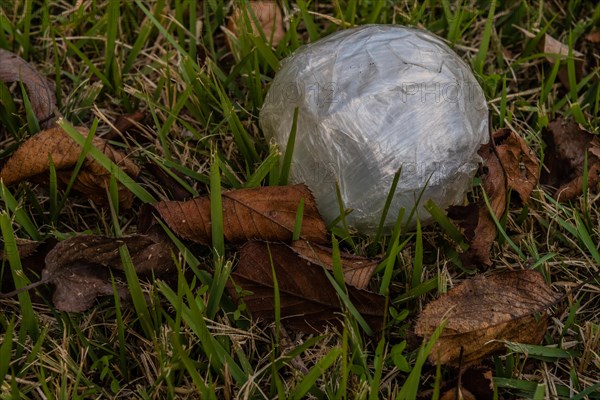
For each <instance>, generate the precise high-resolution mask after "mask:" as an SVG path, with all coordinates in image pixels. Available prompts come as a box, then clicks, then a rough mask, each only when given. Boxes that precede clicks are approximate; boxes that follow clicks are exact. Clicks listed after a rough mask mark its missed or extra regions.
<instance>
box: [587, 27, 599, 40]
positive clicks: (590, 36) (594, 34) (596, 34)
mask: <svg viewBox="0 0 600 400" xmlns="http://www.w3.org/2000/svg"><path fill="white" fill-rule="evenodd" d="M585 40H587V41H588V42H590V43H600V29H598V28H596V29H594V30H593V31H591V32H590V33H588V34H587V35H586V36H585Z"/></svg>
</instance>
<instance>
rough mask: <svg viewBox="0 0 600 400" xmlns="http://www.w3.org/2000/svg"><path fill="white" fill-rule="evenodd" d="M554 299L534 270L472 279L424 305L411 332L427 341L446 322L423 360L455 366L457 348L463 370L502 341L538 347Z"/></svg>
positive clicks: (498, 349)
mask: <svg viewBox="0 0 600 400" xmlns="http://www.w3.org/2000/svg"><path fill="white" fill-rule="evenodd" d="M559 298H560V295H559V294H557V293H555V292H553V291H552V290H551V289H550V288H549V287H548V286H547V285H546V283H545V282H544V278H543V277H542V275H540V274H539V273H538V272H536V271H531V270H524V271H507V272H503V273H499V274H495V275H491V276H488V277H486V276H483V275H478V276H476V277H475V278H473V279H469V280H466V281H464V282H462V283H461V284H460V285H458V286H456V287H454V288H453V289H451V290H450V291H449V292H448V294H446V295H443V296H442V297H440V298H439V299H437V300H434V301H432V302H431V303H429V304H428V305H427V306H426V307H425V309H424V310H423V312H422V313H421V315H420V316H419V319H418V321H417V324H416V326H415V333H417V334H418V335H419V336H423V337H425V338H429V337H430V336H431V334H432V333H433V332H434V331H435V329H436V328H437V327H438V326H439V325H440V324H441V323H442V321H444V320H447V322H446V327H445V329H444V331H443V332H442V335H441V336H440V338H439V340H438V341H437V342H436V344H435V346H434V348H433V350H432V352H431V354H430V355H429V360H430V361H431V362H432V363H438V362H439V363H441V364H454V365H456V364H457V363H458V361H459V356H460V352H461V347H462V348H463V349H464V352H463V360H462V363H463V365H469V364H473V363H476V362H478V361H480V360H482V359H483V358H485V357H487V356H488V355H490V354H492V353H495V352H497V351H500V350H502V349H503V348H504V343H502V341H504V340H508V341H515V342H519V343H531V344H537V343H539V342H540V341H541V340H542V338H543V336H544V333H545V332H546V323H547V319H548V316H547V314H546V309H547V308H549V307H550V306H551V305H552V304H554V303H555V302H556V301H557V300H558V299H559Z"/></svg>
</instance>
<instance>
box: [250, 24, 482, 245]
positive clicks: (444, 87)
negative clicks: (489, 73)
mask: <svg viewBox="0 0 600 400" xmlns="http://www.w3.org/2000/svg"><path fill="white" fill-rule="evenodd" d="M296 107H298V110H299V111H298V125H297V131H296V139H295V145H294V149H293V157H292V165H291V171H290V180H291V181H292V182H294V183H300V182H304V183H306V184H307V185H308V186H309V188H310V189H311V190H312V192H313V194H314V195H315V198H316V201H317V204H318V207H319V210H320V212H321V214H322V216H323V218H324V219H325V220H326V222H328V223H329V222H331V221H333V220H334V219H335V218H336V217H338V216H339V203H338V199H337V196H336V182H338V183H339V187H340V192H341V197H342V200H343V202H344V206H345V207H346V208H350V209H352V212H351V213H350V214H349V215H347V216H346V222H347V224H348V225H349V226H351V227H354V228H356V229H357V230H359V231H361V232H363V233H366V234H372V233H373V232H375V230H376V229H377V227H378V225H379V221H380V219H381V215H382V212H383V209H384V205H385V202H386V198H387V197H388V193H389V192H390V188H391V186H392V182H393V178H394V174H395V173H396V172H397V171H398V170H400V169H401V171H402V172H401V175H400V179H399V182H398V185H397V188H396V191H395V194H394V198H393V201H392V203H391V206H390V208H389V211H388V214H387V218H386V220H385V228H386V229H388V230H389V228H391V227H393V226H394V224H395V222H396V219H397V216H398V213H399V212H400V209H401V208H404V209H405V213H404V223H408V224H409V225H412V226H414V224H415V223H416V222H415V221H416V219H415V218H417V217H418V218H419V219H420V220H421V221H422V222H424V223H427V222H428V221H429V220H430V219H431V218H430V215H429V214H428V213H427V211H425V209H424V208H423V205H424V204H425V203H426V202H427V201H428V200H429V199H432V200H433V201H434V202H435V203H436V204H437V205H438V206H439V207H441V208H442V209H445V208H446V207H448V206H450V205H453V204H458V203H461V202H462V201H463V199H464V195H465V192H466V191H468V190H469V189H470V188H471V184H472V179H473V176H474V174H475V172H476V170H477V166H478V162H479V161H480V158H479V156H478V155H477V150H478V149H479V147H480V146H481V145H482V144H483V143H486V142H487V140H488V135H489V134H488V109H487V105H486V102H485V97H484V94H483V91H482V89H481V87H480V86H479V84H478V83H477V80H476V79H475V77H474V76H473V73H472V72H471V70H470V69H469V67H468V66H467V65H466V64H465V62H463V60H461V59H460V57H459V56H458V55H457V54H456V53H454V51H452V50H451V49H450V48H449V47H448V46H447V45H446V44H445V43H444V42H443V41H442V40H441V39H439V38H438V37H437V36H435V35H433V34H432V33H429V32H427V31H424V30H421V29H416V28H407V27H402V26H394V25H367V26H362V27H358V28H354V29H348V30H343V31H340V32H337V33H335V34H332V35H330V36H328V37H326V38H324V39H322V40H319V41H317V42H315V43H312V44H309V45H306V46H303V47H301V48H299V49H298V50H297V51H296V52H295V53H294V54H293V55H292V56H290V57H289V58H287V59H286V60H284V61H283V62H282V68H281V70H280V71H279V72H277V74H276V76H275V78H274V79H273V81H272V83H271V86H270V89H269V92H268V94H267V96H266V98H265V102H264V105H263V108H262V110H261V113H260V126H261V128H262V130H263V132H264V133H265V135H266V137H267V138H268V139H273V140H274V141H275V142H277V143H278V144H279V146H280V148H281V151H282V152H285V149H286V146H287V144H288V141H289V136H290V131H291V128H292V121H293V115H294V110H295V108H296ZM419 196H420V202H419V203H418V204H417V199H418V198H419ZM413 208H414V209H415V211H416V212H415V213H414V216H413V217H412V219H411V220H408V216H409V214H410V212H411V210H413Z"/></svg>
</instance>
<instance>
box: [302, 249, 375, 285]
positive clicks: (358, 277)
mask: <svg viewBox="0 0 600 400" xmlns="http://www.w3.org/2000/svg"><path fill="white" fill-rule="evenodd" d="M292 250H294V252H295V253H296V254H297V255H298V257H300V258H302V259H303V260H306V261H308V262H310V263H313V264H316V265H319V266H321V267H323V268H327V269H328V270H330V271H332V270H333V255H332V250H331V248H328V247H325V246H322V245H319V244H315V243H310V242H307V241H306V240H297V241H295V242H293V243H292ZM340 259H341V262H342V270H343V272H344V281H345V282H346V284H348V285H351V286H354V287H356V288H358V289H365V288H366V287H367V286H368V285H369V281H370V280H371V276H372V275H373V272H375V268H377V265H378V263H379V262H378V261H377V260H370V259H368V258H364V257H360V256H356V255H354V254H349V253H345V252H341V254H340Z"/></svg>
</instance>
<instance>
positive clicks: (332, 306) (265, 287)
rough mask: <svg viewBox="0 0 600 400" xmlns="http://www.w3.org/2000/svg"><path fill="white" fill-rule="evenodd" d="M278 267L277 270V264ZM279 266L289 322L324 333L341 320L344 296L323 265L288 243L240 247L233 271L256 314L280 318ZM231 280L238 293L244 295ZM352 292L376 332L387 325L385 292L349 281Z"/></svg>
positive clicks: (235, 294)
mask: <svg viewBox="0 0 600 400" xmlns="http://www.w3.org/2000/svg"><path fill="white" fill-rule="evenodd" d="M272 268H273V269H272ZM273 270H274V271H275V276H276V278H277V283H278V287H279V294H280V311H281V321H282V323H283V324H285V326H286V327H290V328H293V329H299V330H302V331H305V332H310V333H314V332H320V331H322V330H323V329H324V328H325V327H326V326H327V325H338V324H339V322H340V321H339V318H340V315H339V313H340V312H341V308H340V300H339V298H338V295H337V292H336V290H335V288H334V287H333V286H332V285H331V283H330V282H329V279H328V278H327V276H326V275H325V271H324V269H323V268H322V267H320V266H318V265H315V264H312V263H310V262H306V261H305V260H303V259H301V258H300V257H298V256H297V255H296V254H295V253H294V251H293V250H292V249H291V248H290V247H289V246H287V245H285V244H279V243H266V242H257V241H251V242H248V243H246V244H245V245H244V246H243V247H242V248H241V251H240V263H239V265H238V267H237V269H236V271H234V272H233V273H232V278H233V281H234V284H235V285H236V286H239V287H240V288H241V289H242V291H243V292H246V293H250V294H246V295H244V296H243V300H244V302H245V303H246V305H247V307H248V310H249V311H250V313H251V314H252V316H253V318H255V319H257V320H263V321H267V322H270V321H274V316H275V313H274V304H275V302H274V293H275V292H274V287H273ZM234 284H232V283H231V282H229V283H228V286H227V288H228V290H229V293H230V295H231V296H232V297H234V298H236V299H237V298H239V294H238V292H237V290H236V288H235V287H234ZM347 290H348V296H349V298H350V301H351V302H352V304H353V305H354V306H355V307H356V309H357V310H358V312H360V313H361V314H362V316H363V317H364V319H365V321H366V322H367V323H368V324H369V326H371V328H372V329H373V330H374V331H379V330H380V329H381V328H382V323H383V316H384V312H385V297H383V296H380V295H378V294H375V293H372V292H368V291H366V290H360V289H357V288H355V287H352V286H347Z"/></svg>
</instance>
